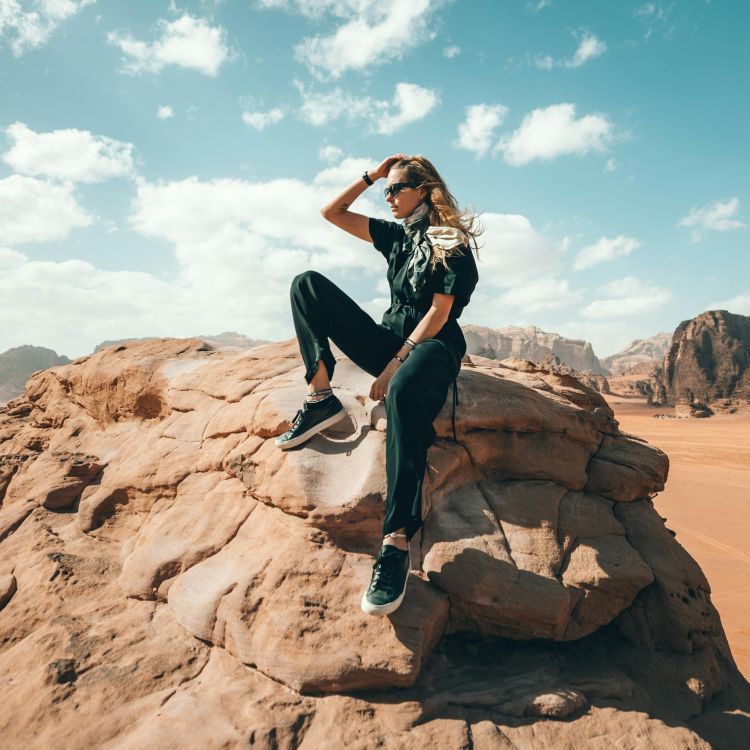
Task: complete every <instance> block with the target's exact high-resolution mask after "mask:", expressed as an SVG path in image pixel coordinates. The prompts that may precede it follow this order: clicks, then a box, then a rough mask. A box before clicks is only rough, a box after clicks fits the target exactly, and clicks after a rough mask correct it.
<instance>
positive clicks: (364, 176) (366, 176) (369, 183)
mask: <svg viewBox="0 0 750 750" xmlns="http://www.w3.org/2000/svg"><path fill="white" fill-rule="evenodd" d="M362 179H363V180H364V181H365V182H366V183H367V184H368V185H374V184H375V183H374V182H373V181H372V179H371V178H370V175H369V174H367V170H365V173H364V174H363V175H362Z"/></svg>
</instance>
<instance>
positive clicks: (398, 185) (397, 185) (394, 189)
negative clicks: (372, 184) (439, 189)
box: [383, 182, 419, 200]
mask: <svg viewBox="0 0 750 750" xmlns="http://www.w3.org/2000/svg"><path fill="white" fill-rule="evenodd" d="M415 187H419V186H418V185H415V184H414V183H413V182H394V183H393V185H388V187H387V188H385V190H383V195H384V196H385V197H386V200H387V199H388V196H389V195H391V196H392V197H394V198H395V197H396V196H397V195H398V194H399V193H400V192H401V191H402V190H403V189H404V188H415Z"/></svg>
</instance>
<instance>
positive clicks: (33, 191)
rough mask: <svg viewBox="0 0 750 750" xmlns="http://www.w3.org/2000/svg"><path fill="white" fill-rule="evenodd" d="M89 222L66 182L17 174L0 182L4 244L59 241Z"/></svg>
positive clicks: (89, 217)
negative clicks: (58, 182) (60, 183)
mask: <svg viewBox="0 0 750 750" xmlns="http://www.w3.org/2000/svg"><path fill="white" fill-rule="evenodd" d="M91 223H92V217H91V216H89V215H88V214H87V213H86V212H85V211H84V210H83V208H81V206H79V205H78V202H77V201H76V199H75V196H74V195H73V184H72V183H70V182H66V183H64V184H62V185H58V184H55V183H51V182H47V181H45V180H39V179H36V178H35V177H23V176H21V175H11V176H10V177H6V178H5V179H3V180H0V237H2V238H3V242H4V243H7V244H9V245H10V244H21V243H24V242H47V241H51V240H63V239H65V238H66V237H67V236H68V234H69V233H70V232H71V230H73V229H75V228H78V227H87V226H89V224H91ZM3 304H4V305H5V304H7V301H6V300H3Z"/></svg>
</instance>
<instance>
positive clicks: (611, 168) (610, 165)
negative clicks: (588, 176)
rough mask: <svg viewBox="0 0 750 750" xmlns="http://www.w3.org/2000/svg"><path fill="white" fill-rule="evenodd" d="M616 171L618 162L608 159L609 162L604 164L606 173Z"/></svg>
mask: <svg viewBox="0 0 750 750" xmlns="http://www.w3.org/2000/svg"><path fill="white" fill-rule="evenodd" d="M615 169H617V161H616V160H615V159H613V158H611V157H610V158H609V159H607V161H606V162H605V163H604V171H605V172H614V171H615Z"/></svg>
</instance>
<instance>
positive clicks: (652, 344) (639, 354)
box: [601, 331, 672, 375]
mask: <svg viewBox="0 0 750 750" xmlns="http://www.w3.org/2000/svg"><path fill="white" fill-rule="evenodd" d="M671 340H672V334H671V333H670V332H668V331H664V332H662V333H657V334H656V335H654V336H651V337H650V338H647V339H635V340H634V341H631V342H630V344H628V345H627V346H626V347H625V348H624V349H623V350H622V351H620V352H617V354H611V355H610V356H609V357H604V358H603V359H602V360H601V363H602V366H603V367H606V368H607V370H609V372H610V373H611V374H612V375H624V374H625V371H626V370H631V369H632V368H633V367H635V366H636V365H642V364H646V363H648V364H649V365H653V364H661V362H662V360H663V359H664V355H665V354H666V353H667V349H668V348H669V343H670V341H671Z"/></svg>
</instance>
